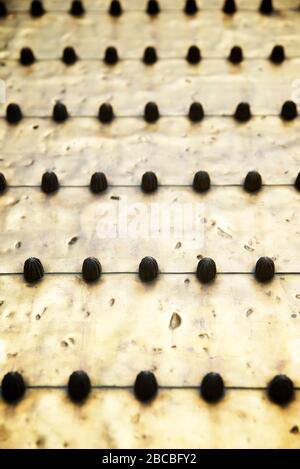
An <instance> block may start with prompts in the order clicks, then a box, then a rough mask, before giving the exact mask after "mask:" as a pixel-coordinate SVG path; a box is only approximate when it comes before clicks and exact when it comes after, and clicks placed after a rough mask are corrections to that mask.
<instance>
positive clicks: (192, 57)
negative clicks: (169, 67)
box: [186, 46, 201, 65]
mask: <svg viewBox="0 0 300 469" xmlns="http://www.w3.org/2000/svg"><path fill="white" fill-rule="evenodd" d="M186 60H187V61H188V62H189V63H190V64H192V65H196V64H198V63H199V62H200V61H201V51H200V49H199V47H197V46H191V47H189V50H188V52H187V55H186Z"/></svg>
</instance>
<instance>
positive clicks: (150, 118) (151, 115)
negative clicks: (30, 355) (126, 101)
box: [144, 103, 159, 124]
mask: <svg viewBox="0 0 300 469" xmlns="http://www.w3.org/2000/svg"><path fill="white" fill-rule="evenodd" d="M144 118H145V121H146V122H148V123H150V124H152V123H153V122H156V121H157V120H158V119H159V110H158V106H157V104H156V103H147V104H146V106H145V110H144Z"/></svg>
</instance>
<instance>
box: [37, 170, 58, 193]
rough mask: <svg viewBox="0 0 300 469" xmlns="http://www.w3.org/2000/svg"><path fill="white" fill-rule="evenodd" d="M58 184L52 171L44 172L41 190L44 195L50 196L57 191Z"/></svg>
mask: <svg viewBox="0 0 300 469" xmlns="http://www.w3.org/2000/svg"><path fill="white" fill-rule="evenodd" d="M58 187H59V183H58V178H57V176H56V174H55V173H54V172H53V171H46V172H45V173H44V174H43V176H42V182H41V189H42V191H43V192H45V194H51V193H53V192H56V191H57V190H58Z"/></svg>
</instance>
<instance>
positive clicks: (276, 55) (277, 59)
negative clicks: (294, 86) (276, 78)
mask: <svg viewBox="0 0 300 469" xmlns="http://www.w3.org/2000/svg"><path fill="white" fill-rule="evenodd" d="M270 60H271V62H273V63H274V64H281V63H282V62H283V61H284V60H285V52H284V48H283V46H274V47H273V49H272V52H271V54H270Z"/></svg>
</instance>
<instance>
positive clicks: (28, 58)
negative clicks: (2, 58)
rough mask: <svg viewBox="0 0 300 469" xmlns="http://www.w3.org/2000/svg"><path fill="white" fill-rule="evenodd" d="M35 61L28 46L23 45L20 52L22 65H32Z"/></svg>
mask: <svg viewBox="0 0 300 469" xmlns="http://www.w3.org/2000/svg"><path fill="white" fill-rule="evenodd" d="M34 62H35V58H34V54H33V52H32V50H31V49H30V48H29V47H23V49H21V53H20V63H21V64H22V65H32V64H33V63H34Z"/></svg>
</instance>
